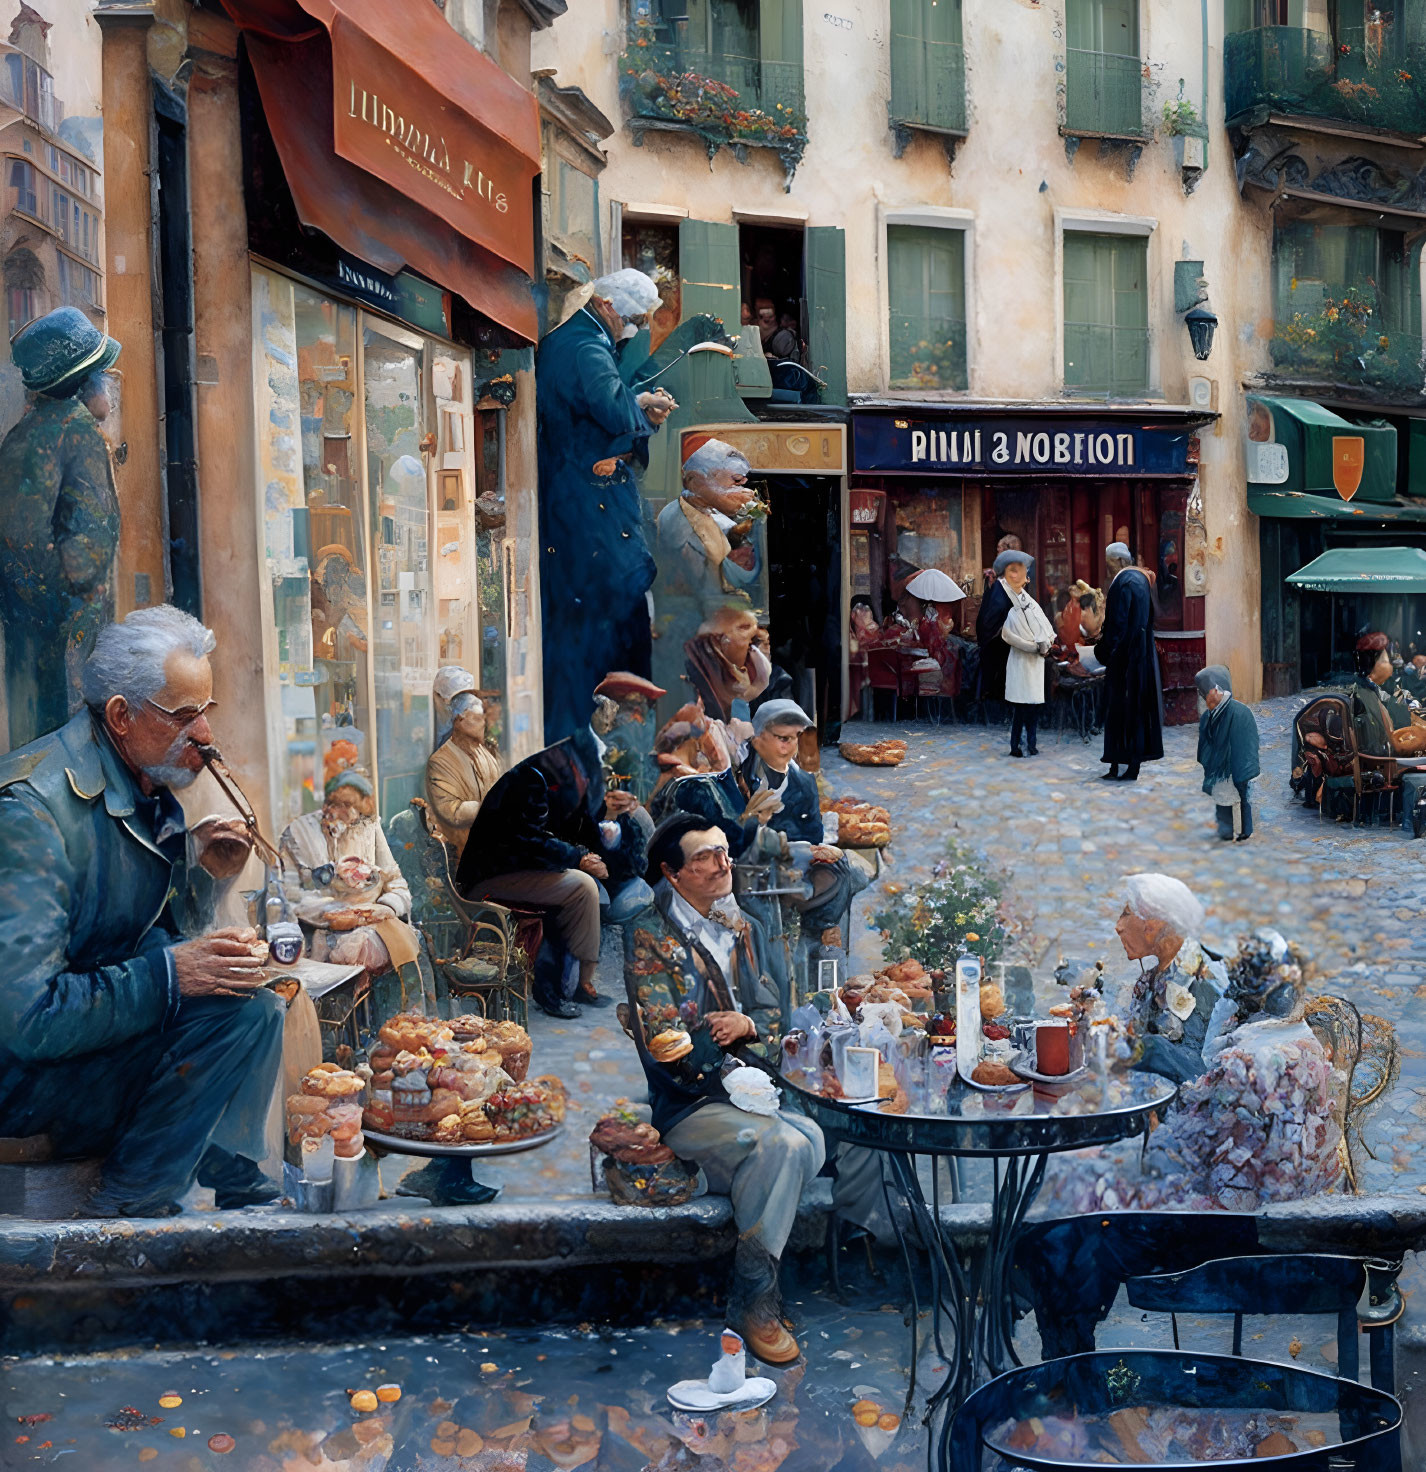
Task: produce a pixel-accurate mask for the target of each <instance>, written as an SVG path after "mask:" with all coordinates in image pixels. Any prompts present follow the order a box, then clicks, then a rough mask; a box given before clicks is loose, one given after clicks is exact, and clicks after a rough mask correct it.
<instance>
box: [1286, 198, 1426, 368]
mask: <svg viewBox="0 0 1426 1472" xmlns="http://www.w3.org/2000/svg"><path fill="white" fill-rule="evenodd" d="M1273 310H1274V317H1275V319H1276V320H1275V324H1274V329H1273V366H1274V367H1275V368H1276V369H1277V370H1278V371H1279V372H1280V373H1282V374H1284V375H1285V376H1288V377H1292V378H1298V379H1309V380H1315V381H1319V382H1324V383H1351V384H1362V385H1366V386H1369V387H1374V388H1380V389H1382V390H1384V391H1387V392H1389V393H1391V394H1393V395H1406V396H1411V397H1416V396H1419V395H1420V394H1421V391H1422V383H1423V380H1426V370H1423V368H1422V361H1421V360H1422V327H1421V246H1420V243H1419V241H1418V242H1410V241H1408V238H1407V237H1406V236H1405V235H1404V234H1403V233H1402V232H1401V231H1399V230H1378V229H1376V228H1375V227H1374V226H1371V225H1337V224H1329V223H1318V222H1315V221H1309V220H1288V221H1284V222H1282V223H1280V224H1279V225H1278V226H1277V229H1276V230H1275V231H1274V234H1273Z"/></svg>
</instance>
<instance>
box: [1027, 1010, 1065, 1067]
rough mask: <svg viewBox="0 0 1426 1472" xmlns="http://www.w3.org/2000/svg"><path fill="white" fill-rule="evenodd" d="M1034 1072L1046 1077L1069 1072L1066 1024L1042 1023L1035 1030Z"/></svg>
mask: <svg viewBox="0 0 1426 1472" xmlns="http://www.w3.org/2000/svg"><path fill="white" fill-rule="evenodd" d="M1035 1071H1036V1072H1037V1073H1043V1074H1045V1075H1047V1076H1048V1077H1057V1076H1059V1075H1062V1074H1066V1073H1068V1072H1069V1071H1070V1030H1069V1023H1068V1022H1058V1021H1056V1022H1042V1023H1041V1024H1040V1025H1039V1026H1038V1027H1037V1028H1036V1029H1035Z"/></svg>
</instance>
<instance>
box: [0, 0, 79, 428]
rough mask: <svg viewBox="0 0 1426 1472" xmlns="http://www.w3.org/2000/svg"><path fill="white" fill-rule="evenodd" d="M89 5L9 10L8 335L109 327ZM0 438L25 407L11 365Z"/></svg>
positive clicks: (1, 262) (4, 152)
mask: <svg viewBox="0 0 1426 1472" xmlns="http://www.w3.org/2000/svg"><path fill="white" fill-rule="evenodd" d="M90 8H91V7H90V6H89V5H88V4H86V3H84V0H44V3H43V5H42V6H40V7H36V6H31V5H28V4H24V3H21V4H19V5H18V6H16V5H14V4H13V0H12V3H11V4H7V5H4V6H0V27H3V26H4V25H5V23H6V21H8V22H9V27H8V31H6V32H5V33H4V39H3V40H0V157H3V170H4V173H3V179H4V186H5V188H4V219H3V221H0V271H3V279H4V283H5V323H6V326H5V331H6V335H7V337H13V336H14V335H15V333H17V332H18V331H19V330H20V328H22V327H23V326H24V325H25V324H26V323H27V322H31V321H33V320H34V319H35V318H36V317H42V316H43V315H44V314H45V313H46V312H50V311H53V310H54V308H56V307H63V306H73V307H78V308H80V309H81V310H82V311H84V312H86V313H87V314H88V315H89V316H90V317H91V318H92V319H93V321H94V322H95V324H96V325H97V326H100V327H103V326H105V303H104V195H103V174H102V165H103V160H102V149H103V137H102V123H101V119H100V117H99V97H100V87H101V83H100V37H99V30H98V27H97V26H96V25H95V23H94V21H93V20H92V19H91V17H90ZM0 380H3V388H0V432H3V431H4V430H6V429H9V427H10V426H11V425H12V424H13V423H14V422H15V421H16V420H17V419H18V418H19V417H20V413H21V412H22V410H23V409H24V398H23V393H22V391H21V389H20V386H19V375H18V374H17V373H16V372H15V370H14V368H13V367H12V366H11V365H10V363H9V361H8V355H7V357H6V360H5V364H4V371H3V374H0Z"/></svg>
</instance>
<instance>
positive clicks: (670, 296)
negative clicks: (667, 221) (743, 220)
mask: <svg viewBox="0 0 1426 1472" xmlns="http://www.w3.org/2000/svg"><path fill="white" fill-rule="evenodd" d="M678 239H679V230H678V226H677V225H662V224H655V223H652V222H648V221H644V220H630V219H627V218H626V219H625V221H624V227H623V231H622V237H621V240H620V250H621V256H620V259H621V261H622V263H623V264H624V265H625V266H632V267H633V268H634V269H635V270H636V271H642V272H643V273H644V274H645V275H646V276H648V277H650V278H651V279H652V280H653V282H654V284H655V285H656V286H657V287H658V289H659V300H660V302H661V305H660V307H659V308H658V310H657V311H656V312H655V313H654V315H653V320H652V321H651V322H650V323H649V351H650V352H654V351H657V349H658V347H659V344H660V343H662V342H663V340H664V338H666V337H667V336H668V335H669V333H670V332H672V331H673V329H674V328H675V327H677V326H678V324H679V323H680V322H681V321H682V320H683V301H682V281H681V280H680V277H679V259H678Z"/></svg>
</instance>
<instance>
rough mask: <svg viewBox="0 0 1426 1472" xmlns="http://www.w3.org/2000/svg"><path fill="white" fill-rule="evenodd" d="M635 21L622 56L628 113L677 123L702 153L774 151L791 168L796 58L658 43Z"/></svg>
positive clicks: (797, 118)
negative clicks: (743, 149)
mask: <svg viewBox="0 0 1426 1472" xmlns="http://www.w3.org/2000/svg"><path fill="white" fill-rule="evenodd" d="M654 37H655V32H654V28H653V27H652V26H651V25H649V24H648V23H646V22H635V24H634V25H633V27H632V28H631V30H630V36H629V47H628V50H627V51H626V52H625V54H624V62H623V85H624V94H625V97H626V98H627V104H628V108H629V115H630V117H632V118H645V119H649V120H651V121H658V122H663V123H674V124H679V125H681V126H683V127H685V128H687V129H688V130H689V131H690V132H694V133H696V134H698V136H699V137H700V138H702V139H703V141H704V143H705V145H706V146H707V147H708V150H709V153H710V156H711V154H713V153H714V152H716V151H717V149H718V148H720V147H733V148H737V147H749V146H757V147H763V148H772V149H775V150H776V151H777V152H778V153H779V154H780V155H781V156H782V158H783V161H784V163H785V164H786V165H787V166H788V169H789V172H790V171H791V170H792V169H795V168H796V166H797V161H798V160H799V159H800V158H801V157H802V150H803V149H804V148H805V147H806V145H807V111H806V105H805V102H804V100H803V90H802V66H801V64H800V63H799V62H791V61H766V60H763V59H762V58H760V57H756V56H729V55H721V54H718V53H715V52H709V51H697V50H693V49H690V48H688V47H685V46H670V45H665V44H661V43H659V42H658V41H657V40H656V39H654Z"/></svg>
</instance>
